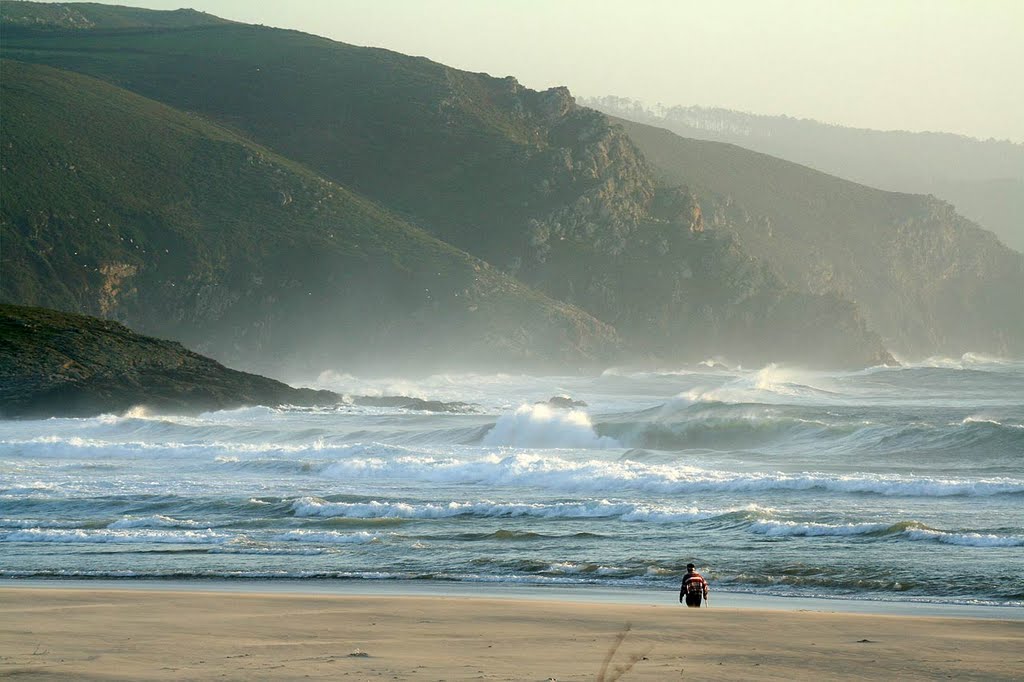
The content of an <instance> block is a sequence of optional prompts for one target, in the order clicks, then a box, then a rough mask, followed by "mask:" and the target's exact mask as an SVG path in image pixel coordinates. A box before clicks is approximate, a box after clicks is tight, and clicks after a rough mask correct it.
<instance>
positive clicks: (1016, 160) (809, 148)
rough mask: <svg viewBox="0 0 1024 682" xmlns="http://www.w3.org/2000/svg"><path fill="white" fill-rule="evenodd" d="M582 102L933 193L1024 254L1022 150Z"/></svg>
mask: <svg viewBox="0 0 1024 682" xmlns="http://www.w3.org/2000/svg"><path fill="white" fill-rule="evenodd" d="M582 101H583V103H584V104H586V105H587V106H591V107H594V108H596V109H598V110H600V111H603V112H605V113H607V114H609V115H612V116H617V117H620V118H624V119H627V120H630V121H635V122H637V123H645V124H648V125H653V126H656V127H659V128H665V129H667V130H671V131H672V132H674V133H677V134H678V135H681V136H682V137H688V138H693V139H698V140H709V141H716V142H729V143H732V144H735V145H738V146H740V147H744V148H746V149H751V150H753V151H758V152H762V153H765V154H769V155H771V156H776V157H779V158H781V159H786V160H788V161H794V162H796V163H800V164H803V165H805V166H810V167H811V168H815V169H817V170H820V171H823V172H825V173H829V174H831V175H836V176H839V177H841V178H845V179H847V180H852V181H854V182H858V183H861V184H865V185H868V186H870V187H877V188H879V189H884V190H889V191H895V192H905V193H914V194H933V195H935V196H936V197H939V198H940V199H944V200H945V201H948V202H949V203H951V204H953V205H954V206H955V207H956V209H957V211H959V212H960V213H962V214H963V215H964V216H966V217H967V218H969V219H971V220H973V221H975V222H977V223H979V224H980V225H981V226H982V227H985V228H986V229H990V230H992V231H993V232H995V233H996V234H997V235H998V236H999V238H1000V239H1002V240H1003V241H1004V242H1005V243H1006V244H1007V245H1008V246H1010V247H1011V248H1013V249H1016V250H1017V251H1024V144H1020V143H1014V142H1010V141H1008V140H993V139H989V140H976V139H974V138H970V137H965V136H963V135H954V134H951V133H929V132H922V133H911V132H906V131H896V130H894V131H880V130H869V129H863V128H850V127H845V126H839V125H831V124H827V123H821V122H818V121H813V120H809V119H798V118H792V117H789V116H765V115H758V114H748V113H744V112H740V111H733V110H730V109H722V108H719V107H700V106H687V107H684V106H674V107H662V106H659V107H647V106H644V105H643V104H641V103H640V102H637V101H636V100H630V99H627V98H621V97H611V96H608V97H595V98H588V99H584V100H582Z"/></svg>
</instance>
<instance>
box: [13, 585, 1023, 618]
mask: <svg viewBox="0 0 1024 682" xmlns="http://www.w3.org/2000/svg"><path fill="white" fill-rule="evenodd" d="M9 588H14V589H40V590H49V589H58V590H59V589H71V590H115V591H116V590H129V591H131V590H136V591H167V592H212V593H231V594H238V593H241V594H255V595H274V594H286V595H325V596H328V595H329V596H349V597H375V596H381V597H444V598H483V599H511V600H524V601H558V602H574V603H591V604H622V605H632V606H666V605H667V606H672V605H674V604H677V603H678V590H677V589H676V588H673V589H661V590H655V589H647V588H624V587H609V586H603V585H587V584H582V585H571V586H567V585H540V584H517V583H497V582H493V583H492V582H456V581H408V580H380V581H374V580H304V579H292V578H273V579H254V578H238V579H224V578H196V579H173V578H170V579H168V578H2V579H0V589H9ZM710 605H711V606H710V608H712V609H713V608H715V607H719V608H723V609H726V608H729V609H741V610H742V609H747V610H757V611H784V612H791V611H801V612H803V611H813V612H821V613H846V614H859V615H875V616H905V617H929V618H974V619H977V618H983V619H991V620H1006V621H1024V608H1022V607H1020V606H1016V605H1009V604H1008V605H995V604H964V603H956V602H938V601H910V600H888V599H876V598H853V597H845V596H837V597H819V596H816V597H802V596H781V595H761V594H753V593H749V592H729V591H723V590H716V589H715V588H714V585H712V591H711V601H710Z"/></svg>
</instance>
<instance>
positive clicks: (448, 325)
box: [0, 61, 617, 368]
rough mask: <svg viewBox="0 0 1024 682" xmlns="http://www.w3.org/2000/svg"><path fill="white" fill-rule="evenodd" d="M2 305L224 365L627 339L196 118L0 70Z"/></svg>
mask: <svg viewBox="0 0 1024 682" xmlns="http://www.w3.org/2000/svg"><path fill="white" fill-rule="evenodd" d="M0 85H2V88H3V92H2V98H3V102H4V116H3V120H2V145H3V150H4V154H3V169H2V171H3V186H4V193H3V202H2V206H0V227H2V230H3V243H4V248H3V254H2V258H3V263H2V268H3V278H2V282H0V286H2V296H3V300H5V301H8V302H17V303H28V304H34V305H45V306H48V307H56V308H62V309H67V310H77V311H83V312H88V313H99V314H106V315H113V316H116V317H117V318H118V319H122V320H125V321H127V322H129V323H130V324H132V325H133V326H135V327H137V328H139V329H141V330H145V331H147V332H149V333H154V334H158V335H164V336H170V337H172V338H176V339H180V340H183V341H186V342H187V343H189V344H192V345H195V346H197V347H199V348H201V349H204V350H208V351H210V352H211V353H213V354H215V355H216V356H218V357H224V358H233V359H241V360H243V361H244V362H246V363H250V364H251V363H253V362H255V360H256V358H257V357H262V358H267V357H268V356H272V357H274V358H275V360H274V365H275V366H276V367H278V368H280V367H281V363H282V362H284V363H286V364H287V363H288V362H290V361H292V362H293V363H296V364H306V363H314V362H323V361H325V360H326V361H330V360H331V359H332V358H333V359H337V358H339V357H343V356H344V357H346V358H348V359H349V360H350V361H352V360H359V359H363V360H367V359H369V358H378V359H380V358H382V357H386V356H387V355H388V354H389V353H401V354H403V355H406V356H409V357H410V358H415V359H419V360H433V361H435V362H438V361H442V360H443V359H444V358H446V357H447V358H450V357H453V356H454V357H460V358H462V359H465V360H477V361H484V360H490V361H499V362H512V363H515V362H524V361H526V362H538V363H542V362H551V361H556V360H561V361H568V362H581V361H587V360H593V359H595V358H599V357H605V356H607V355H608V354H610V353H611V352H613V350H614V348H615V346H616V344H617V340H616V338H615V334H614V331H613V330H611V329H610V328H608V327H607V326H605V325H602V324H601V323H599V322H597V321H596V320H594V319H593V318H591V317H589V316H587V315H586V314H584V313H582V312H581V311H579V310H576V309H573V308H571V307H570V306H567V305H565V304H562V303H558V302H555V301H552V300H550V299H547V298H545V297H544V296H542V295H540V294H538V293H536V292H534V291H531V290H529V289H528V288H526V287H525V286H523V285H521V284H519V283H518V282H516V281H514V280H512V279H510V278H508V277H506V276H503V275H501V274H500V273H498V272H496V271H495V270H493V268H490V267H489V266H488V265H487V264H485V263H483V262H481V261H479V260H476V259H474V258H472V257H470V256H468V255H467V254H465V253H463V252H461V251H458V250H457V249H455V248H453V247H451V246H449V245H447V244H445V243H443V242H440V241H438V240H437V239H435V238H433V237H431V236H430V235H428V234H427V233H425V232H423V231H422V230H419V229H417V228H413V227H410V226H409V225H408V224H406V223H403V222H402V221H400V220H398V219H396V218H395V217H393V216H392V215H391V214H389V213H387V212H385V211H383V210H381V209H380V208H378V207H377V206H375V205H374V204H372V203H371V202H369V201H367V200H365V199H362V198H360V197H359V196H357V195H355V194H353V193H351V192H349V191H347V190H346V189H344V188H342V187H340V186H338V185H336V184H333V183H330V182H327V181H325V180H323V179H321V178H319V177H317V176H316V175H314V174H313V173H311V172H309V171H307V170H305V169H304V168H303V167H301V166H298V165H296V164H295V163H293V162H290V161H287V160H285V159H283V158H281V157H279V156H277V155H275V154H273V153H271V152H269V151H267V150H266V149H263V148H260V147H258V146H256V145H253V144H251V143H249V142H247V141H245V140H243V139H241V138H239V137H237V136H236V135H235V134H233V133H231V132H229V131H226V130H225V129H223V128H220V127H218V126H215V125H212V124H210V123H208V122H206V121H204V120H203V119H201V118H198V117H195V116H190V115H187V114H184V113H182V112H178V111H175V110H173V109H170V108H168V107H166V106H164V105H162V104H158V103H156V102H153V101H151V100H147V99H144V98H142V97H139V96H138V95H135V94H132V93H129V92H126V91H124V90H120V89H118V88H114V87H112V86H110V85H108V84H106V83H102V82H100V81H97V80H94V79H91V78H87V77H84V76H81V75H78V74H72V73H69V72H62V71H58V70H54V69H50V68H47V67H40V66H32V65H26V64H20V63H17V62H6V61H5V62H4V63H3V65H2V80H0Z"/></svg>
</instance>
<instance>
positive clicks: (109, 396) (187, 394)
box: [0, 305, 341, 417]
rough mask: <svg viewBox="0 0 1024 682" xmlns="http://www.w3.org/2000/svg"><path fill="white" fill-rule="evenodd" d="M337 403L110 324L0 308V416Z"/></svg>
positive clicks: (40, 311)
mask: <svg viewBox="0 0 1024 682" xmlns="http://www.w3.org/2000/svg"><path fill="white" fill-rule="evenodd" d="M340 399H341V396H339V395H337V394H335V393H332V392H330V391H315V390H312V389H306V388H292V387H291V386H288V385H287V384H283V383H281V382H280V381H274V380H273V379H268V378H266V377H262V376H258V375H255V374H247V373H245V372H239V371H236V370H233V369H228V368H227V367H224V366H223V365H221V364H220V363H219V362H216V361H214V360H211V359H210V358H207V357H204V356H202V355H199V354H197V353H193V352H191V351H189V350H187V349H185V348H184V347H183V346H182V345H181V344H178V343H174V342H171V341H164V340H162V339H156V338H153V337H149V336H142V335H139V334H136V333H134V332H132V331H131V330H130V329H128V328H127V327H125V326H124V325H121V324H118V323H117V322H111V321H109V320H101V319H98V318H95V317H88V316H85V315H75V314H71V313H61V312H58V311H55V310H47V309H45V308H29V307H24V306H12V305H0V416H3V417H54V416H63V417H87V416H95V415H98V414H104V413H122V412H125V411H126V410H129V409H131V408H136V407H140V408H146V409H149V410H152V411H155V412H157V413H161V412H167V413H175V414H182V413H194V412H201V411H205V410H216V409H225V408H234V407H240V406H245V405H267V406H277V405H285V404H288V405H330V404H334V403H337V402H339V401H340Z"/></svg>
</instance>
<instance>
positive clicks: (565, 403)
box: [537, 395, 587, 409]
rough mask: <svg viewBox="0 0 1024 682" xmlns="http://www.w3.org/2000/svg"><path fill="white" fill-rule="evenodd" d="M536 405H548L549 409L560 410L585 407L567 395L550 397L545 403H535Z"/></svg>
mask: <svg viewBox="0 0 1024 682" xmlns="http://www.w3.org/2000/svg"><path fill="white" fill-rule="evenodd" d="M537 404H538V405H550V406H551V407H562V408H566V409H568V408H572V407H586V406H587V404H586V403H585V402H583V401H582V400H575V399H573V398H571V397H569V396H567V395H555V396H551V398H549V399H548V401H547V402H544V403H537Z"/></svg>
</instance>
